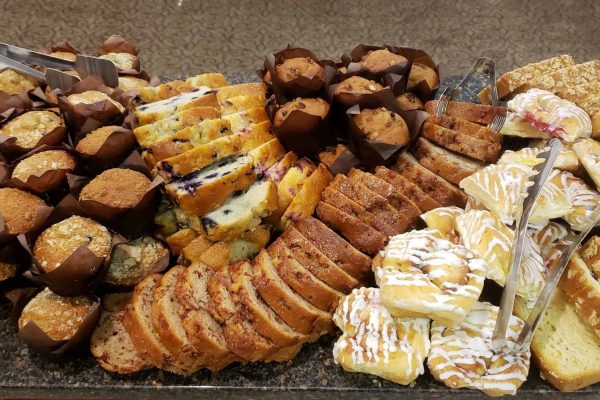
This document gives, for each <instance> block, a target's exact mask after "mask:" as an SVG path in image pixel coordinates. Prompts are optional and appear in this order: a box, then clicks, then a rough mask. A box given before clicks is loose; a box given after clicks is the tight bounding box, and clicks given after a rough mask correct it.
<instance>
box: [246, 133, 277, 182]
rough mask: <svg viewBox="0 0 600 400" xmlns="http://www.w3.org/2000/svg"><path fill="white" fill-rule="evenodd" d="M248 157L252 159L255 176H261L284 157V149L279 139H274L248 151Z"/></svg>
mask: <svg viewBox="0 0 600 400" xmlns="http://www.w3.org/2000/svg"><path fill="white" fill-rule="evenodd" d="M248 155H249V156H251V157H252V158H253V159H254V169H255V171H256V174H257V175H259V176H262V175H264V173H265V171H267V170H268V169H269V168H270V167H272V166H273V165H274V164H275V163H277V162H278V161H279V160H281V159H282V158H283V156H285V149H284V148H283V145H282V144H281V142H280V141H279V139H277V138H274V139H272V140H270V141H268V142H267V143H263V144H261V145H260V146H258V147H256V148H255V149H253V150H250V151H249V152H248Z"/></svg>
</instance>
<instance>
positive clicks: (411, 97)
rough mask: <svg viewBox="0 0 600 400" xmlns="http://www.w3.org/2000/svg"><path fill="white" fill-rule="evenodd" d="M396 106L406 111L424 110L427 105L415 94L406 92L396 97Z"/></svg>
mask: <svg viewBox="0 0 600 400" xmlns="http://www.w3.org/2000/svg"><path fill="white" fill-rule="evenodd" d="M396 104H397V105H398V107H400V108H401V109H403V110H405V111H410V110H424V109H425V105H424V104H423V102H422V101H421V99H419V98H418V97H417V96H415V94H414V93H411V92H406V93H402V94H401V95H400V96H398V97H396Z"/></svg>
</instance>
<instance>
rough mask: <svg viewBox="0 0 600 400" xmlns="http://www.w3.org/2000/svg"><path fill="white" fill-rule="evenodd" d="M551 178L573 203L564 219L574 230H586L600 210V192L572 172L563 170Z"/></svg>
mask: <svg viewBox="0 0 600 400" xmlns="http://www.w3.org/2000/svg"><path fill="white" fill-rule="evenodd" d="M550 179H551V182H552V183H553V184H555V185H557V186H558V187H559V188H560V189H561V190H562V191H564V193H565V195H566V197H567V199H568V201H569V202H570V203H571V210H570V211H569V213H567V214H566V215H564V216H563V218H564V220H565V221H567V222H568V223H569V225H571V228H572V229H573V230H576V231H581V230H584V229H585V228H586V226H587V224H589V222H590V221H591V220H592V219H594V218H596V216H597V214H598V213H599V212H600V194H599V193H598V192H596V191H595V190H593V189H592V188H590V187H589V186H588V185H587V184H586V183H585V182H584V181H583V180H582V179H581V178H578V177H576V176H575V175H573V174H571V173H570V172H566V171H562V172H561V173H560V174H558V175H555V176H554V177H550Z"/></svg>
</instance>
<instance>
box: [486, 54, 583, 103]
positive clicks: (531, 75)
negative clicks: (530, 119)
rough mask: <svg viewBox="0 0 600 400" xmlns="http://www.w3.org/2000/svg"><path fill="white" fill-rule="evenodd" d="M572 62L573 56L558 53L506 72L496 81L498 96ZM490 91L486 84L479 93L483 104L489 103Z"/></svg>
mask: <svg viewBox="0 0 600 400" xmlns="http://www.w3.org/2000/svg"><path fill="white" fill-rule="evenodd" d="M574 64H575V60H573V57H571V56H569V55H560V56H556V57H552V58H549V59H547V60H542V61H538V62H535V63H531V64H527V65H525V66H523V67H520V68H517V69H514V70H512V71H510V72H507V73H505V74H504V75H502V76H501V77H500V79H498V80H497V81H496V87H497V90H498V98H499V99H503V98H505V97H507V96H508V95H510V94H511V93H513V92H521V91H523V89H521V88H522V87H523V86H525V85H526V84H527V83H528V82H530V81H531V80H533V79H536V78H538V77H540V76H542V75H548V74H552V73H555V72H558V71H559V70H561V69H564V68H568V67H570V66H572V65H574ZM490 91H491V88H490V87H489V86H486V87H485V88H484V89H483V90H482V91H481V92H480V93H479V95H478V96H479V99H480V100H481V102H482V103H483V104H490V102H491V97H490Z"/></svg>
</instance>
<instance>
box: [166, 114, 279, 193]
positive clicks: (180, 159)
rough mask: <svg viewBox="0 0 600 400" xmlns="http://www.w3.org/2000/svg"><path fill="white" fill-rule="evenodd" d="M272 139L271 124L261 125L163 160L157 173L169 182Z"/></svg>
mask: <svg viewBox="0 0 600 400" xmlns="http://www.w3.org/2000/svg"><path fill="white" fill-rule="evenodd" d="M271 139H273V135H272V134H271V130H270V124H269V122H264V123H260V124H258V125H254V126H252V127H251V128H249V129H247V130H243V131H241V132H237V133H234V134H233V135H229V136H224V137H221V138H218V139H216V140H213V141H211V142H209V143H206V144H202V145H199V146H196V147H194V148H193V149H191V150H188V151H186V152H184V153H181V154H178V155H174V156H171V157H169V158H166V159H163V160H162V161H161V162H159V163H158V164H157V166H156V168H157V172H158V174H159V175H160V176H162V177H163V178H165V179H166V180H167V181H168V180H170V179H171V177H172V176H185V175H187V174H189V173H191V172H193V171H196V170H198V169H201V168H204V167H206V166H207V165H210V164H212V163H213V162H215V161H218V160H220V159H222V158H224V157H230V156H232V155H235V154H239V153H245V152H248V151H250V150H252V149H255V148H256V147H258V146H260V145H261V144H264V143H267V142H268V141H270V140H271Z"/></svg>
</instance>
